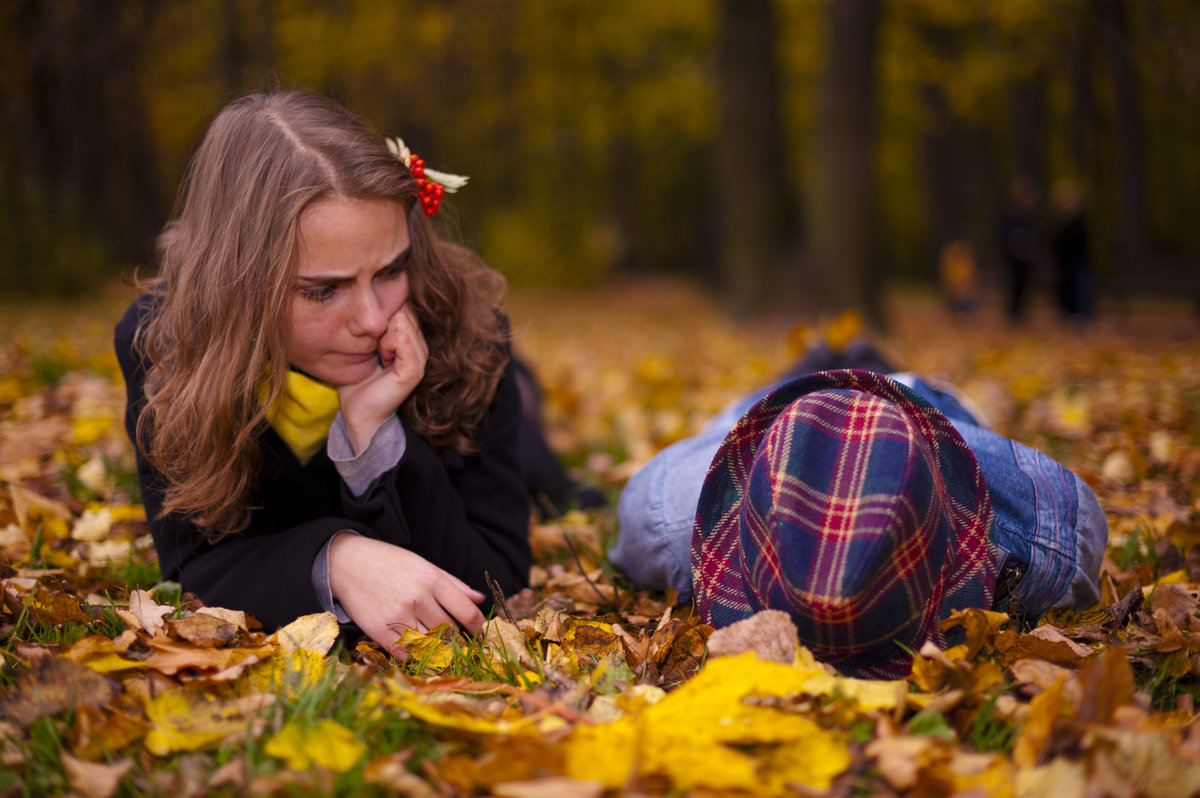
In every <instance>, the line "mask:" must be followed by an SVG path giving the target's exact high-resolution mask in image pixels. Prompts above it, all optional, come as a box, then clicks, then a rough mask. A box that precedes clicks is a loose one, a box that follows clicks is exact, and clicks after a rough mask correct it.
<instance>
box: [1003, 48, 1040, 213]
mask: <svg viewBox="0 0 1200 798" xmlns="http://www.w3.org/2000/svg"><path fill="white" fill-rule="evenodd" d="M1009 108H1010V113H1011V119H1012V136H1013V142H1012V143H1013V158H1014V160H1013V164H1014V167H1015V171H1016V174H1020V175H1028V176H1029V177H1032V178H1033V181H1034V182H1035V183H1036V184H1037V186H1038V190H1039V191H1040V192H1042V193H1043V194H1045V191H1046V187H1047V186H1046V146H1045V145H1046V87H1045V83H1044V77H1043V75H1042V74H1041V72H1040V71H1038V72H1035V73H1034V74H1033V75H1032V76H1030V77H1027V78H1023V79H1018V80H1016V81H1015V82H1014V83H1013V84H1012V86H1011V87H1010V88H1009Z"/></svg>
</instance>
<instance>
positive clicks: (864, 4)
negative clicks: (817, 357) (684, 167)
mask: <svg viewBox="0 0 1200 798" xmlns="http://www.w3.org/2000/svg"><path fill="white" fill-rule="evenodd" d="M827 9H828V11H827V13H828V15H829V23H830V24H829V34H830V35H829V41H828V51H829V60H828V63H827V65H826V68H825V73H824V75H823V76H822V81H821V85H820V105H819V110H818V114H817V121H816V126H815V130H814V131H813V147H812V151H811V158H810V162H809V170H808V174H809V179H810V182H809V193H808V196H807V198H806V203H805V207H806V209H807V211H808V216H807V222H808V224H807V231H808V236H809V238H808V245H809V246H808V255H807V258H806V267H805V273H806V274H807V276H808V277H809V281H808V282H809V283H810V288H814V289H816V291H815V292H814V291H809V292H808V295H809V296H810V297H813V298H815V299H817V301H818V302H819V305H818V306H817V307H816V308H815V309H816V310H824V311H840V310H845V309H854V310H857V311H860V312H862V313H863V314H864V317H865V318H866V319H867V321H868V322H869V323H871V324H873V325H875V326H879V325H881V324H882V321H883V318H882V307H881V290H880V289H881V286H880V276H881V275H880V274H879V271H880V270H879V267H878V262H877V260H876V259H875V252H876V249H875V247H876V242H875V213H876V208H875V157H874V155H875V125H876V87H877V82H878V81H877V76H876V68H875V66H876V38H877V33H878V29H879V19H880V14H881V2H880V0H830V2H829V3H828V4H827Z"/></svg>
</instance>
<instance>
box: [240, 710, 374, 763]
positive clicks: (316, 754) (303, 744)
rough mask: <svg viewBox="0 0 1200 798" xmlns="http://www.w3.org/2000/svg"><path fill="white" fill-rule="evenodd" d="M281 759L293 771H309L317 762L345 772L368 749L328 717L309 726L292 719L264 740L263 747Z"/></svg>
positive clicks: (352, 734)
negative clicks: (265, 741)
mask: <svg viewBox="0 0 1200 798" xmlns="http://www.w3.org/2000/svg"><path fill="white" fill-rule="evenodd" d="M263 750H265V751H266V752H267V753H268V754H269V755H270V756H273V757H276V758H278V759H282V760H284V761H285V762H287V766H288V767H289V768H292V769H293V770H308V769H309V768H310V767H311V766H312V765H314V764H316V765H320V766H321V767H324V768H328V769H329V770H332V771H333V772H335V773H345V772H346V771H347V770H349V769H350V768H352V767H354V766H355V765H357V764H358V761H359V760H360V759H362V758H363V755H364V754H365V753H366V752H367V747H366V746H365V745H363V744H362V743H361V742H359V740H358V738H357V737H355V736H354V732H352V731H350V730H349V729H347V728H346V727H345V726H343V725H341V724H340V723H336V722H334V721H332V720H329V719H328V718H326V719H322V720H319V721H317V722H316V723H315V724H313V725H311V726H305V725H302V724H300V723H298V722H296V721H292V722H290V723H288V724H287V725H286V726H284V727H283V728H282V729H280V730H279V733H278V734H276V735H275V736H274V737H272V738H271V739H270V740H267V744H266V747H265V748H264V749H263Z"/></svg>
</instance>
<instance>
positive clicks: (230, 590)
mask: <svg viewBox="0 0 1200 798" xmlns="http://www.w3.org/2000/svg"><path fill="white" fill-rule="evenodd" d="M149 309H150V300H149V298H148V297H146V296H143V297H141V298H140V299H139V300H138V301H137V302H135V303H134V304H133V305H132V306H131V307H130V308H129V310H128V311H127V312H126V313H125V316H124V318H122V319H121V321H120V322H119V323H118V324H117V327H116V331H115V336H114V339H115V345H116V350H117V359H118V360H119V361H120V363H121V371H122V372H123V373H124V375H125V384H126V390H127V395H128V404H127V405H126V410H125V428H126V430H127V432H128V433H129V436H130V440H133V441H134V442H135V449H136V448H137V447H136V425H137V418H138V414H139V413H140V412H141V408H142V406H143V405H144V403H145V395H144V392H143V383H144V380H145V366H146V364H145V363H144V362H143V360H142V359H141V358H139V357H138V356H137V355H136V354H135V353H134V352H133V349H132V342H133V335H134V331H135V330H136V329H137V328H138V326H139V325H140V324H142V323H143V322H144V321H145V320H146V318H147V316H148V314H149ZM520 412H521V411H520V399H519V396H518V393H517V388H516V385H515V384H514V381H513V379H512V374H511V370H510V371H508V372H506V374H505V375H504V377H503V378H502V379H501V381H500V384H499V388H498V389H497V392H496V396H495V398H494V399H493V400H492V404H491V406H490V407H489V409H488V412H487V415H486V417H485V419H484V422H483V424H482V425H481V427H480V431H479V436H478V439H479V442H480V445H481V450H480V453H479V454H478V455H475V456H472V457H467V458H464V457H462V456H461V455H459V454H457V453H455V452H435V451H434V450H433V449H432V448H431V447H430V446H429V444H428V443H426V441H425V440H424V439H423V438H421V437H420V435H418V434H417V433H416V431H415V430H413V428H412V427H411V426H409V424H408V422H406V421H403V420H402V423H403V424H404V431H405V435H406V437H407V440H408V443H407V448H406V451H405V453H404V456H403V457H402V458H401V459H400V462H399V463H398V464H397V465H396V466H395V467H394V468H393V469H392V470H390V471H388V472H387V473H386V474H384V475H383V476H382V477H380V478H379V479H378V480H376V482H375V483H374V484H372V485H371V487H370V488H369V489H368V491H367V492H366V494H365V495H364V496H363V497H361V498H355V497H354V496H352V495H351V493H350V491H349V490H348V489H347V488H346V486H345V485H344V483H343V482H342V480H341V477H340V476H339V475H338V472H337V469H336V468H335V467H334V465H333V463H332V462H331V461H330V460H329V457H328V455H326V453H325V450H324V448H322V449H321V450H320V451H319V452H318V453H317V454H316V455H315V456H314V457H313V458H312V459H311V460H310V461H309V462H308V463H307V464H305V465H301V464H300V462H299V461H297V460H296V458H295V456H294V455H293V454H292V452H291V450H290V449H289V448H288V447H287V445H286V444H285V443H284V442H283V441H282V440H281V439H280V438H279V437H278V436H277V435H276V434H275V432H274V431H273V430H270V429H268V430H267V431H266V432H265V433H264V434H263V436H262V438H261V439H260V443H261V445H262V449H263V454H264V462H263V467H262V471H261V472H260V475H259V477H260V479H259V485H258V488H257V492H256V494H255V495H254V497H253V506H254V508H255V509H254V511H253V514H252V515H251V519H250V525H249V526H248V527H247V528H246V529H244V530H243V531H241V532H240V533H238V534H236V535H231V536H227V537H225V538H224V539H222V540H221V541H220V542H218V543H216V544H210V543H207V542H206V541H205V540H204V537H203V535H201V533H200V531H199V530H198V529H197V528H196V527H195V526H194V525H193V524H191V523H190V522H189V521H188V520H187V519H185V518H181V517H179V516H177V515H174V514H171V515H167V516H165V517H163V518H158V514H159V510H160V509H161V507H162V495H163V482H162V478H161V476H160V475H159V474H158V473H157V472H156V471H155V470H154V469H153V468H151V467H150V465H149V464H148V463H147V462H146V459H145V458H144V457H143V456H142V454H141V452H140V451H138V453H137V468H138V482H139V484H140V485H141V490H142V500H143V501H144V502H145V505H146V514H147V516H148V517H149V518H150V531H151V532H152V533H153V536H154V545H155V548H156V549H157V551H158V559H159V564H160V565H161V568H162V574H163V577H164V578H165V579H173V580H177V581H179V582H180V583H181V584H182V585H183V588H184V589H185V590H188V591H191V592H193V593H195V594H196V595H197V596H199V597H200V599H201V600H203V601H204V603H205V604H208V605H210V606H220V607H227V608H229V609H240V610H247V611H249V612H251V613H253V614H254V616H255V617H257V618H258V619H259V620H260V621H261V622H262V624H263V626H264V628H266V629H267V630H272V629H275V628H277V627H279V626H282V625H284V624H286V623H288V622H290V621H292V620H294V619H295V618H297V617H299V616H301V615H305V614H308V613H313V612H320V611H321V606H320V603H319V602H318V600H317V596H316V592H315V590H314V588H313V584H312V575H311V574H312V564H313V558H314V557H315V556H316V554H317V553H318V552H319V551H320V550H321V547H322V546H323V545H324V544H325V542H326V541H327V540H328V539H329V538H330V537H331V536H332V535H333V534H334V533H335V532H337V531H338V530H341V529H353V530H355V531H357V532H360V533H361V534H364V535H369V536H371V537H374V538H378V539H380V540H384V541H387V542H389V543H394V544H396V545H398V546H403V547H404V548H407V549H410V550H411V551H413V552H415V553H417V554H419V555H421V556H422V557H424V558H425V559H427V560H429V561H430V562H432V563H433V564H434V565H437V566H438V567H440V568H442V569H444V570H446V571H448V572H450V573H452V574H454V575H455V576H457V577H459V578H460V579H462V580H463V581H464V582H466V583H467V584H469V585H470V586H471V587H473V588H475V589H476V590H480V591H482V592H483V593H484V594H485V595H488V596H490V595H491V592H490V591H489V590H488V588H487V584H486V580H485V579H484V573H485V572H487V573H488V574H490V575H491V577H492V579H494V580H496V581H497V582H498V583H499V584H500V586H501V588H503V590H504V592H505V594H510V593H513V592H516V591H517V590H519V589H520V588H522V587H524V586H525V585H526V583H527V582H528V576H529V565H530V561H531V554H530V548H529V538H528V525H529V500H528V496H527V494H526V490H525V484H524V477H523V474H522V468H521V461H520V458H519V456H518V452H517V431H518V426H519V423H520ZM396 578H397V579H403V578H404V574H396Z"/></svg>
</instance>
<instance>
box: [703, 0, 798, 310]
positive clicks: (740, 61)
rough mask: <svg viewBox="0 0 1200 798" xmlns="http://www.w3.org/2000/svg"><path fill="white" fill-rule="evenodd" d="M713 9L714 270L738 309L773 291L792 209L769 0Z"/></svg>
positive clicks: (724, 2)
mask: <svg viewBox="0 0 1200 798" xmlns="http://www.w3.org/2000/svg"><path fill="white" fill-rule="evenodd" d="M719 9H720V20H719V29H720V31H721V40H720V44H719V47H720V56H719V61H718V64H719V68H718V86H719V96H720V104H721V109H720V113H721V122H720V138H719V140H718V142H717V172H716V175H717V181H718V183H717V186H716V192H717V197H718V213H719V215H720V242H721V243H720V251H721V258H720V259H721V273H722V280H723V282H724V284H725V286H724V287H725V291H726V297H727V300H728V304H729V308H730V310H731V311H732V312H733V313H734V314H735V315H739V316H741V315H745V314H747V313H749V312H750V311H751V310H753V309H754V308H755V307H757V306H760V305H762V304H763V303H764V302H765V301H766V300H767V298H768V297H771V296H772V295H773V291H774V289H775V285H774V284H775V281H776V279H777V277H778V274H779V268H780V265H781V261H782V259H783V255H784V251H785V248H786V246H787V224H788V219H789V217H790V216H791V214H790V212H789V210H790V209H789V206H788V193H787V169H786V168H785V165H784V164H785V157H784V148H783V133H782V130H783V123H782V118H781V114H780V109H779V65H778V60H777V58H776V54H775V22H774V14H773V10H772V7H771V0H721V2H720V3H719Z"/></svg>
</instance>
